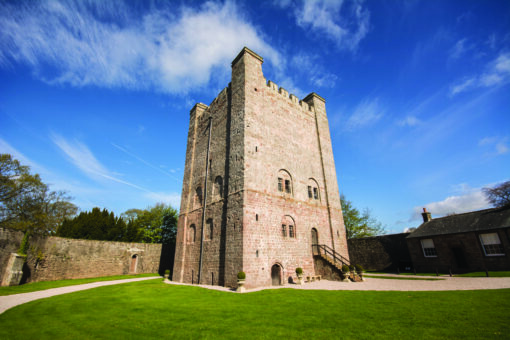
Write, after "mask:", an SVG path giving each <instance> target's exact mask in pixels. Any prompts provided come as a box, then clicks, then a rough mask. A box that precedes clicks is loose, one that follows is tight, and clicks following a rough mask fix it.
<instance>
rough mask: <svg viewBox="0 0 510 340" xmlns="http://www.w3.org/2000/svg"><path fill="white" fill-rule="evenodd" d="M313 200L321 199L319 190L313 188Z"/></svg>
mask: <svg viewBox="0 0 510 340" xmlns="http://www.w3.org/2000/svg"><path fill="white" fill-rule="evenodd" d="M313 198H314V199H316V200H318V199H319V190H317V188H313Z"/></svg>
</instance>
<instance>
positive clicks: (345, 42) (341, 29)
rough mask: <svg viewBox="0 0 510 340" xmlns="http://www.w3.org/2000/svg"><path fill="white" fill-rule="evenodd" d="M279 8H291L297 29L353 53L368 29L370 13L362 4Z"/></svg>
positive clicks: (316, 1)
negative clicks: (318, 35)
mask: <svg viewBox="0 0 510 340" xmlns="http://www.w3.org/2000/svg"><path fill="white" fill-rule="evenodd" d="M279 5H280V6H282V7H286V8H288V7H291V6H292V8H294V11H293V14H294V17H295V19H296V23H297V25H298V26H300V27H302V28H303V29H305V30H311V31H313V32H314V33H316V34H320V35H322V36H326V37H327V38H328V39H329V40H332V41H333V42H335V44H336V46H337V47H338V48H339V49H343V50H349V51H356V49H357V48H358V45H359V44H360V42H361V40H362V39H363V38H364V37H365V36H366V35H367V34H368V31H369V28H370V12H369V11H368V9H366V8H365V7H364V6H363V1H362V0H352V1H329V0H302V1H298V2H297V3H293V2H289V1H285V2H283V3H279Z"/></svg>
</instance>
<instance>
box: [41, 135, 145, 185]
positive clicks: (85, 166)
mask: <svg viewBox="0 0 510 340" xmlns="http://www.w3.org/2000/svg"><path fill="white" fill-rule="evenodd" d="M51 139H52V141H53V143H55V145H57V146H58V147H59V149H60V150H62V151H63V152H64V153H65V155H66V156H67V157H68V159H69V160H70V161H71V163H73V164H74V165H75V166H76V167H77V168H78V169H80V171H82V172H83V173H85V174H86V175H87V176H89V177H90V178H92V179H94V180H97V179H100V178H104V179H107V180H110V181H113V182H117V183H121V184H124V185H127V186H130V187H132V188H135V189H138V190H141V191H145V192H149V193H150V191H149V190H147V189H145V188H142V187H140V186H138V185H136V184H133V183H130V182H127V181H124V180H121V179H119V178H117V177H116V175H115V174H114V173H112V172H110V171H109V170H108V169H107V168H106V167H105V166H104V165H103V164H101V163H100V162H99V161H98V160H97V159H96V157H95V156H94V154H93V153H92V152H91V151H90V150H89V148H88V147H87V146H86V145H85V144H83V143H81V142H78V141H73V142H69V141H68V140H66V139H64V138H63V137H61V136H59V135H52V136H51Z"/></svg>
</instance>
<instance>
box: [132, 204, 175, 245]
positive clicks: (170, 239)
mask: <svg viewBox="0 0 510 340" xmlns="http://www.w3.org/2000/svg"><path fill="white" fill-rule="evenodd" d="M122 216H123V217H124V218H127V219H129V223H132V224H133V229H134V227H135V226H136V228H137V229H138V231H139V232H140V233H141V240H142V242H144V243H175V236H176V234H177V210H175V209H174V208H172V207H171V206H169V205H165V204H163V203H158V204H156V205H154V206H152V207H149V208H147V209H144V210H140V209H130V210H127V211H126V212H124V213H123V214H122ZM129 223H128V225H129Z"/></svg>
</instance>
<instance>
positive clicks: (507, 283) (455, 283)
mask: <svg viewBox="0 0 510 340" xmlns="http://www.w3.org/2000/svg"><path fill="white" fill-rule="evenodd" d="M377 276H387V277H395V276H396V277H400V278H402V277H403V276H398V275H391V274H390V275H386V274H377ZM411 278H414V277H411ZM418 278H434V279H438V278H439V279H442V280H437V281H426V280H389V279H378V278H370V277H367V278H366V279H365V280H366V281H365V282H338V281H328V280H321V281H315V282H311V283H305V284H302V285H296V284H286V285H284V286H278V287H274V286H272V287H259V288H255V289H247V290H246V293H250V292H256V291H260V290H264V289H279V288H293V289H321V290H379V291H438V290H478V289H504V288H510V277H476V278H471V277H449V276H440V277H436V276H433V277H427V276H419V277H418ZM165 282H166V283H168V284H177V285H183V283H177V282H172V281H168V280H167V281H165ZM199 286H200V287H203V288H208V289H214V290H220V291H225V292H233V290H232V289H230V288H226V287H220V286H208V285H199Z"/></svg>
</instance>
